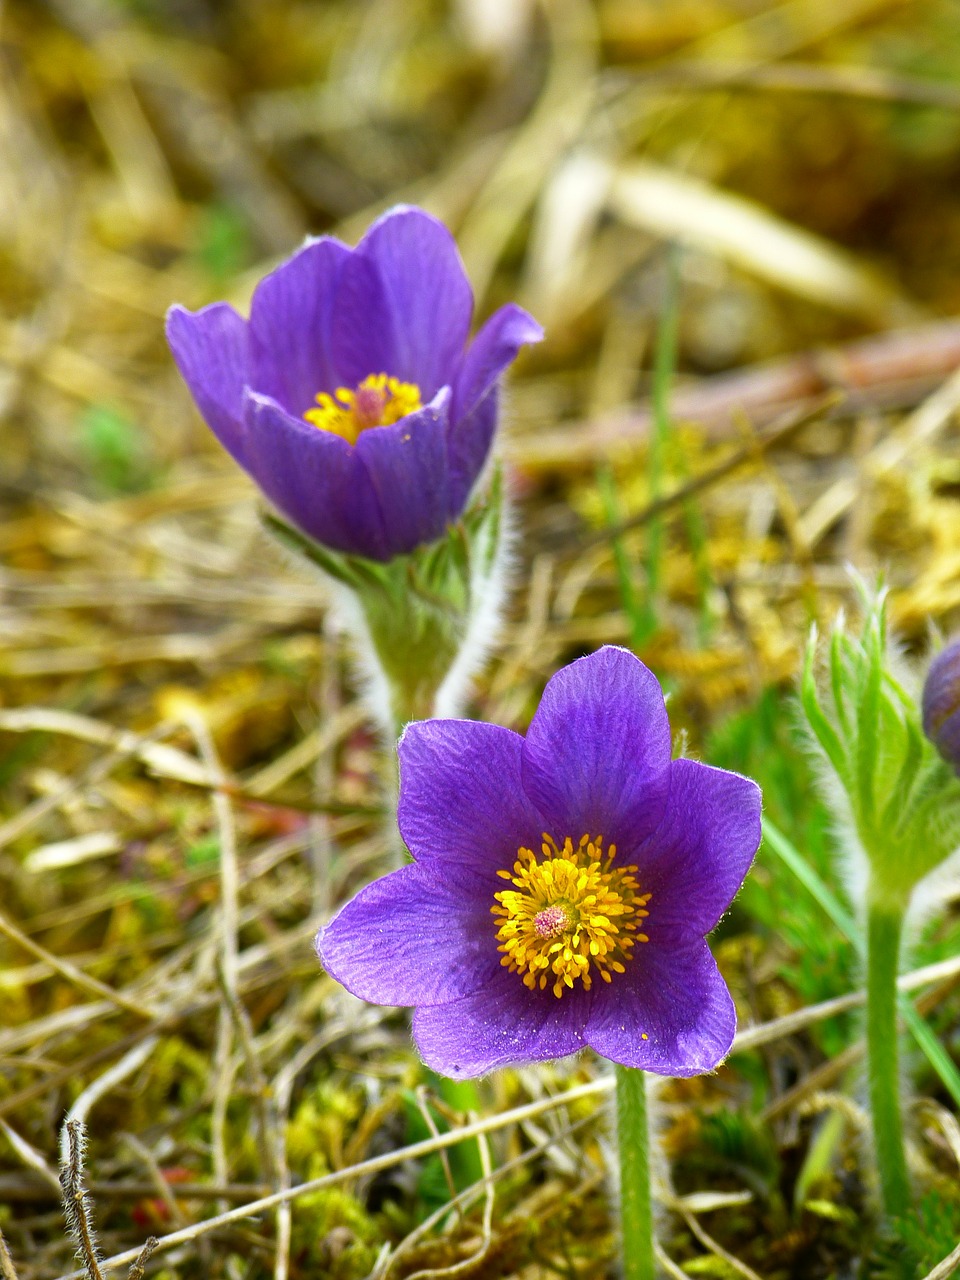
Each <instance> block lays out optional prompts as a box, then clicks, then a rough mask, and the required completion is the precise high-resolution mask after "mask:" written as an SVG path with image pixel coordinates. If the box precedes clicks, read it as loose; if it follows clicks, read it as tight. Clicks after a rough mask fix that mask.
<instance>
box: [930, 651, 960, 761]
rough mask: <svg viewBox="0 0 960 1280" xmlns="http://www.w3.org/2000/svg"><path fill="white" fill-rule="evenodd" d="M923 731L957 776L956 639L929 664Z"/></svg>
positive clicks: (959, 684) (959, 700)
mask: <svg viewBox="0 0 960 1280" xmlns="http://www.w3.org/2000/svg"><path fill="white" fill-rule="evenodd" d="M923 731H924V733H925V734H926V735H927V737H928V738H929V739H930V741H931V742H932V743H933V745H934V746H935V747H936V748H937V750H938V751H939V752H940V754H941V756H943V758H944V760H946V761H947V763H948V764H951V765H953V767H954V769H955V770H956V771H957V772H958V773H960V639H957V640H954V641H952V642H951V643H950V644H948V645H947V647H946V648H945V649H943V650H942V651H941V652H940V653H938V654H937V656H936V657H935V658H934V660H933V662H931V663H930V670H929V671H928V672H927V678H926V680H925V681H924V685H923Z"/></svg>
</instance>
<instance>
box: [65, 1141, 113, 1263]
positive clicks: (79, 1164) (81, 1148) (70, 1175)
mask: <svg viewBox="0 0 960 1280" xmlns="http://www.w3.org/2000/svg"><path fill="white" fill-rule="evenodd" d="M64 1139H65V1144H66V1148H67V1150H66V1158H65V1159H64V1160H63V1162H62V1164H61V1167H60V1186H61V1188H62V1190H63V1212H64V1216H65V1217H66V1220H67V1229H68V1230H69V1232H70V1234H71V1235H72V1236H73V1238H74V1240H76V1242H77V1257H78V1258H80V1260H81V1261H82V1262H83V1265H84V1267H85V1269H86V1273H87V1276H88V1277H89V1280H103V1272H102V1271H101V1270H100V1261H101V1258H100V1252H99V1249H98V1247H97V1237H96V1232H95V1231H94V1226H93V1215H92V1213H91V1211H90V1204H89V1201H88V1197H87V1190H86V1187H85V1186H84V1185H83V1158H84V1154H85V1152H86V1145H87V1131H86V1128H85V1126H84V1124H83V1122H82V1121H81V1120H68V1121H67V1122H66V1124H65V1125H64Z"/></svg>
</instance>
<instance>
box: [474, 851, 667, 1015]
mask: <svg viewBox="0 0 960 1280" xmlns="http://www.w3.org/2000/svg"><path fill="white" fill-rule="evenodd" d="M540 848H541V853H542V857H540V858H538V856H537V854H535V853H534V852H533V851H532V850H531V849H520V850H518V852H517V860H516V862H515V863H514V864H513V870H512V871H498V872H497V875H498V876H500V877H501V879H503V880H509V881H510V883H511V884H512V885H513V886H514V887H513V888H512V889H504V890H503V891H502V892H501V893H495V894H494V895H493V896H494V898H495V899H496V902H497V905H496V906H495V907H491V908H490V910H491V912H492V913H493V915H495V916H497V917H499V924H498V926H497V939H498V941H499V943H500V945H499V947H498V948H497V949H498V950H499V951H502V952H503V958H502V960H501V961H500V963H501V964H502V965H505V966H506V968H508V969H509V970H510V972H511V973H519V974H522V975H523V982H524V985H525V986H527V987H529V988H530V990H531V991H533V990H535V989H536V988H538V987H539V989H540V990H541V991H543V990H545V989H546V987H547V984H548V983H551V984H552V989H553V994H554V995H555V996H557V997H558V998H559V997H560V996H562V995H563V992H564V990H565V989H566V988H570V989H571V990H572V989H573V984H574V982H575V981H577V980H578V979H579V981H580V982H582V983H583V986H584V989H585V990H587V991H589V989H590V987H591V985H592V983H593V978H594V975H595V974H599V975H600V977H601V978H602V979H603V981H604V982H611V981H612V974H614V973H624V972H625V966H626V964H627V963H628V962H629V961H630V958H631V955H630V953H631V950H632V948H633V946H634V944H635V943H636V942H647V941H649V939H648V938H647V935H646V934H645V933H641V932H640V922H641V921H642V920H643V919H644V918H645V917H646V916H647V915H649V912H647V911H645V910H644V907H645V906H646V905H647V903H648V902H649V901H650V898H651V895H650V894H649V893H641V892H640V885H639V884H638V882H637V879H636V876H635V874H634V873H635V872H636V870H637V868H636V867H615V866H614V865H613V862H614V859H615V858H616V856H617V846H616V845H614V844H612V845H610V847H609V848H608V849H607V850H606V851H604V848H603V836H589V835H585V836H581V837H580V843H579V844H578V845H577V847H576V849H574V847H573V841H572V840H571V838H570V837H569V836H567V838H566V839H565V840H564V842H563V848H562V849H561V848H558V847H557V844H556V841H555V840H554V839H553V838H552V837H551V836H548V835H547V834H546V833H544V836H543V844H542V845H541V846H540Z"/></svg>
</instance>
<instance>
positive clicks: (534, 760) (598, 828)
mask: <svg viewBox="0 0 960 1280" xmlns="http://www.w3.org/2000/svg"><path fill="white" fill-rule="evenodd" d="M669 768H670V724H669V721H668V720H667V710H666V707H665V705H664V701H663V693H662V692H661V689H660V686H659V684H658V683H657V680H656V677H655V676H654V675H653V673H652V672H651V671H649V670H648V669H647V668H646V667H645V666H644V665H643V663H642V662H641V661H640V659H639V658H635V657H634V655H633V654H632V653H628V652H627V650H626V649H618V648H614V647H612V646H609V645H607V646H605V647H604V648H603V649H600V650H598V651H597V652H596V653H593V654H590V655H589V656H588V657H586V658H578V659H577V661H576V662H573V663H571V664H570V665H569V666H568V667H564V668H563V669H562V670H561V671H558V672H557V674H556V675H555V676H554V677H553V678H552V679H551V680H550V681H549V683H548V684H547V687H546V689H544V691H543V698H542V699H541V702H540V706H539V708H538V710H537V713H536V715H535V716H534V718H533V721H532V723H531V725H530V729H529V731H528V733H527V737H526V740H525V743H524V748H523V763H522V770H523V786H524V790H525V791H526V793H527V795H528V796H529V798H530V799H531V801H532V802H533V804H534V805H535V806H536V807H537V808H538V809H539V810H540V811H541V812H542V813H544V814H546V815H548V816H549V818H550V823H549V824H548V827H547V830H548V831H549V832H550V834H551V835H552V836H553V837H554V838H555V839H556V840H560V841H562V840H563V839H564V838H565V837H566V836H570V837H571V838H572V840H573V842H574V844H576V842H577V841H578V840H579V838H580V837H581V836H582V835H585V834H589V835H593V836H598V835H600V836H603V837H604V839H605V840H606V842H607V844H608V845H609V844H616V846H617V848H618V850H619V851H620V856H621V861H622V860H623V859H627V860H632V859H633V857H634V855H635V853H636V850H637V848H638V846H639V845H640V844H641V843H642V841H643V840H644V839H645V838H646V837H647V836H648V835H649V834H650V832H651V831H652V830H653V829H654V828H655V827H656V826H657V824H658V822H659V821H660V818H661V815H662V813H663V806H664V802H665V800H666V796H667V792H668V789H669V778H670V772H669Z"/></svg>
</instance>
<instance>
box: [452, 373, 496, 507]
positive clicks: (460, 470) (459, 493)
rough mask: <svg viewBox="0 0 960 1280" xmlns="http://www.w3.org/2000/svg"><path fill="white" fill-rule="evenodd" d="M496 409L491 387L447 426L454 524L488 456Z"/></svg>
mask: <svg viewBox="0 0 960 1280" xmlns="http://www.w3.org/2000/svg"><path fill="white" fill-rule="evenodd" d="M499 407H500V394H499V391H498V389H497V388H496V387H491V389H490V391H489V392H488V393H487V395H485V396H484V398H483V399H482V400H481V401H480V403H479V404H478V405H476V407H475V408H474V410H473V412H472V413H468V414H467V416H466V417H465V418H461V419H460V421H459V422H451V424H450V428H449V432H448V441H449V445H448V447H449V455H450V489H449V501H450V519H451V520H458V519H459V518H460V516H461V515H463V512H464V509H465V508H466V505H467V501H468V500H469V498H470V493H471V491H472V489H473V486H474V485H475V484H476V482H477V477H478V476H479V475H480V472H481V471H482V470H483V465H484V463H485V462H486V460H487V457H488V456H489V453H490V446H491V444H492V443H493V437H494V433H495V432H496V429H497V416H498V412H499Z"/></svg>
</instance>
